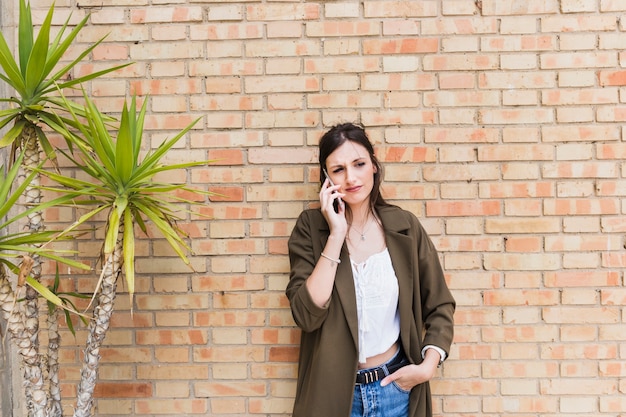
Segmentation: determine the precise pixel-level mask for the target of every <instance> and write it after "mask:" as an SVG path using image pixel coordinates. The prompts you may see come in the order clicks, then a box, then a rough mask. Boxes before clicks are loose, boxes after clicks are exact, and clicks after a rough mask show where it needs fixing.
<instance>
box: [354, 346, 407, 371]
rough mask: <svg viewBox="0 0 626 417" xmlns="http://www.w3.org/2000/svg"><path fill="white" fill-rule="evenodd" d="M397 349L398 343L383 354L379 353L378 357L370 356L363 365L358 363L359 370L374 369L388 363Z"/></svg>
mask: <svg viewBox="0 0 626 417" xmlns="http://www.w3.org/2000/svg"><path fill="white" fill-rule="evenodd" d="M398 347H399V346H398V343H394V344H393V345H391V347H390V348H389V349H387V350H386V351H385V352H383V353H379V354H378V355H374V356H370V357H369V358H367V360H366V361H365V363H359V369H369V368H376V367H378V366H380V365H382V364H384V363H386V362H388V361H389V360H390V359H391V358H393V357H394V356H395V354H396V352H398Z"/></svg>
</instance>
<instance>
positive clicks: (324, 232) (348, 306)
mask: <svg viewBox="0 0 626 417" xmlns="http://www.w3.org/2000/svg"><path fill="white" fill-rule="evenodd" d="M320 231H321V233H320V240H321V242H320V243H321V248H322V249H323V248H324V246H326V241H327V240H328V235H329V234H330V230H329V228H328V224H327V223H326V222H323V224H321V225H320ZM339 259H340V260H341V263H340V264H339V265H337V274H336V275H335V290H336V291H337V295H338V296H339V302H340V303H341V307H342V309H343V312H344V314H345V318H346V321H347V323H348V327H349V329H350V334H351V335H352V340H353V341H354V346H355V348H358V346H359V342H358V340H359V338H358V337H359V329H358V319H357V311H356V291H355V289H354V278H353V276H352V266H351V264H350V255H349V254H348V248H347V247H346V244H345V243H344V244H343V246H342V247H341V254H340V257H339Z"/></svg>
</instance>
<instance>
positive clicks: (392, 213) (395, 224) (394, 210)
mask: <svg viewBox="0 0 626 417" xmlns="http://www.w3.org/2000/svg"><path fill="white" fill-rule="evenodd" d="M377 212H378V215H379V216H380V218H381V220H382V222H383V224H384V225H385V227H387V228H390V229H392V230H396V231H401V230H408V229H413V228H415V229H417V230H418V231H420V230H421V229H422V225H421V223H420V221H419V219H418V218H417V216H416V215H415V214H413V213H412V212H410V211H408V210H405V209H403V208H401V207H398V206H395V205H392V204H390V205H386V206H383V207H379V208H377Z"/></svg>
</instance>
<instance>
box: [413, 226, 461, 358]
mask: <svg viewBox="0 0 626 417" xmlns="http://www.w3.org/2000/svg"><path fill="white" fill-rule="evenodd" d="M413 222H414V227H415V228H416V230H417V232H418V233H417V236H416V239H417V245H418V246H417V255H418V268H419V280H420V283H419V286H420V300H421V306H422V319H423V321H424V330H425V335H424V340H423V345H424V346H427V345H434V346H437V347H439V348H441V349H443V350H444V351H445V352H446V357H447V356H448V354H449V351H450V345H451V344H452V339H453V336H454V310H455V307H456V303H455V301H454V298H453V297H452V294H451V293H450V290H449V289H448V286H447V284H446V281H445V277H444V273H443V269H442V268H441V263H440V262H439V256H438V254H437V250H436V249H435V245H434V244H433V243H432V241H431V240H430V238H429V237H428V235H427V234H426V231H425V230H424V228H423V227H422V225H421V224H420V223H419V221H418V220H417V218H414V220H413Z"/></svg>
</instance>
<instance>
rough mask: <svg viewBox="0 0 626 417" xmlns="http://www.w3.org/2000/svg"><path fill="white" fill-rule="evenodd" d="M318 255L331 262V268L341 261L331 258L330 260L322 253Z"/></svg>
mask: <svg viewBox="0 0 626 417" xmlns="http://www.w3.org/2000/svg"><path fill="white" fill-rule="evenodd" d="M320 255H322V258H326V259H328V260H329V261H330V262H332V264H333V266H334V265H335V264H337V265H339V264H340V263H341V259H333V258H331V257H330V256H326V255H325V254H324V252H322V253H321V254H320Z"/></svg>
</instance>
